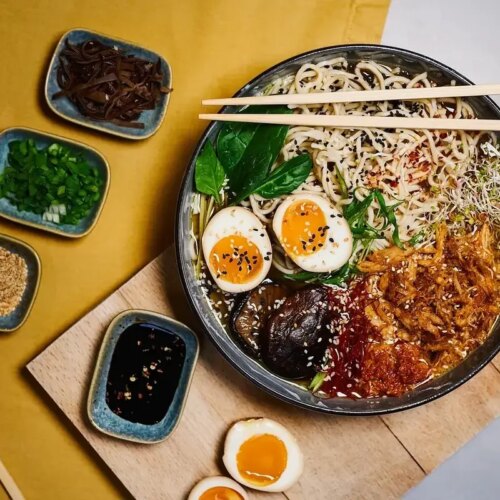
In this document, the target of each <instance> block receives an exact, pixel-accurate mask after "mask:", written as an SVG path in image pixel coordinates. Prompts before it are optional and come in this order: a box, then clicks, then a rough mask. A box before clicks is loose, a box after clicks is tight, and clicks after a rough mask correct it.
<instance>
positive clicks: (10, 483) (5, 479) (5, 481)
mask: <svg viewBox="0 0 500 500" xmlns="http://www.w3.org/2000/svg"><path fill="white" fill-rule="evenodd" d="M0 483H1V484H2V485H3V487H4V489H5V491H6V492H7V495H9V497H10V498H11V500H24V495H23V494H22V493H21V490H20V489H19V488H18V486H17V484H16V483H15V481H14V479H13V478H12V476H11V475H10V474H9V471H8V470H7V468H6V467H5V465H4V464H3V463H2V461H1V460H0Z"/></svg>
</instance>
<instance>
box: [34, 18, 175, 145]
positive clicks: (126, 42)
mask: <svg viewBox="0 0 500 500" xmlns="http://www.w3.org/2000/svg"><path fill="white" fill-rule="evenodd" d="M74 31H85V32H86V33H90V34H91V35H97V36H99V37H103V38H107V39H108V40H111V41H115V42H118V43H120V44H124V45H129V46H131V47H133V48H136V49H142V50H146V51H148V52H151V54H154V55H155V56H156V57H158V59H160V60H161V61H162V63H164V64H165V66H166V68H167V69H168V75H169V78H168V83H169V86H170V88H172V81H173V78H172V67H171V66H170V64H169V62H168V61H167V60H166V59H165V58H164V57H163V56H162V55H161V54H159V53H158V52H156V51H155V50H152V49H150V48H149V47H146V46H144V45H139V44H138V43H135V42H131V41H130V40H125V39H124V38H119V37H117V36H111V35H107V34H106V33H101V32H100V31H96V30H91V29H88V28H79V27H76V28H71V29H69V30H68V31H66V32H64V33H63V35H62V36H61V38H60V39H59V41H58V42H57V45H56V47H55V49H54V52H53V54H52V57H51V58H50V63H49V67H48V69H47V74H46V76H45V83H44V87H43V93H44V97H45V101H46V102H47V105H48V106H49V108H50V110H51V111H52V112H53V113H55V114H56V115H58V116H60V117H61V118H63V119H64V120H68V121H70V122H72V123H75V124H77V125H80V126H82V127H87V128H91V129H93V130H97V131H99V132H104V133H106V134H111V135H115V136H117V137H121V138H122V139H129V140H133V141H141V140H144V139H149V138H150V137H151V136H153V135H154V134H156V132H158V130H159V129H160V127H161V126H162V124H163V121H164V120H165V116H166V114H167V108H168V105H169V104H170V95H171V94H172V92H171V91H170V92H169V93H168V94H166V96H165V104H164V105H163V106H162V109H161V113H160V118H159V120H158V123H157V124H156V125H155V126H154V127H153V129H152V130H151V132H148V133H147V134H142V135H132V134H130V133H127V132H126V131H125V130H123V131H121V130H113V129H110V128H108V127H106V126H104V125H101V124H100V123H99V122H96V123H93V122H91V123H87V122H85V121H83V119H82V118H83V115H82V118H74V117H72V116H69V115H67V114H66V113H64V112H62V111H59V109H57V107H56V106H54V104H53V103H52V99H51V98H50V96H49V80H50V77H51V75H52V73H53V72H54V69H55V63H56V57H57V55H58V54H59V52H60V49H61V46H62V44H63V43H64V41H65V40H66V38H67V37H68V36H69V35H70V34H71V33H73V32H74ZM78 113H79V114H81V113H80V112H78ZM104 123H105V122H104ZM123 128H124V127H123Z"/></svg>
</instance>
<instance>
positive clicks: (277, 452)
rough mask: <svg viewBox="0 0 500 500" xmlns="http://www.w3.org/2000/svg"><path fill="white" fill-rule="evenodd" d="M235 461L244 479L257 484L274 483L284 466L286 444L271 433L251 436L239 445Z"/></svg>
mask: <svg viewBox="0 0 500 500" xmlns="http://www.w3.org/2000/svg"><path fill="white" fill-rule="evenodd" d="M236 463H237V466H238V471H239V473H240V474H241V477H243V478H244V479H245V480H247V481H249V482H251V483H253V484H255V485H258V486H265V485H268V484H272V483H275V482H276V481H277V480H278V479H279V478H280V477H281V474H283V471H284V470H285V468H286V464H287V450H286V446H285V444H284V443H283V441H282V440H281V439H279V438H277V437H276V436H273V435H272V434H259V435H257V436H253V437H251V438H250V439H248V440H247V441H245V442H244V443H243V444H242V445H241V447H240V449H239V451H238V454H237V456H236Z"/></svg>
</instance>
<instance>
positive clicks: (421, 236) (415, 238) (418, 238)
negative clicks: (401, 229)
mask: <svg viewBox="0 0 500 500" xmlns="http://www.w3.org/2000/svg"><path fill="white" fill-rule="evenodd" d="M423 239H424V232H423V231H420V232H419V233H417V234H415V235H413V236H412V237H411V238H410V239H409V240H408V243H409V244H410V245H411V246H412V247H414V246H415V245H417V244H418V243H420V242H421V241H422V240H423Z"/></svg>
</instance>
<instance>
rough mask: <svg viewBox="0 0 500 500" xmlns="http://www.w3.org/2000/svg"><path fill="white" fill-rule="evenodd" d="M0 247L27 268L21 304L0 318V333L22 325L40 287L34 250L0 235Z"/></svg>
mask: <svg viewBox="0 0 500 500" xmlns="http://www.w3.org/2000/svg"><path fill="white" fill-rule="evenodd" d="M0 247H3V248H5V249H6V250H8V251H9V252H12V253H15V254H17V255H19V256H20V257H22V258H23V259H24V260H25V261H26V266H27V267H28V277H27V283H26V289H25V290H24V293H23V296H22V298H21V302H20V303H19V304H18V306H17V307H16V308H15V309H14V310H13V311H12V312H11V313H10V314H7V315H6V316H0V332H13V331H14V330H17V329H18V328H20V327H21V326H22V325H23V324H24V322H25V321H26V320H27V319H28V316H29V314H30V312H31V309H32V307H33V304H34V302H35V298H36V294H37V292H38V287H39V285H40V278H41V275H42V264H41V262H40V257H39V256H38V254H37V253H36V251H35V249H34V248H32V247H31V246H30V245H28V244H27V243H24V242H23V241H21V240H18V239H16V238H12V237H11V236H7V235H6V234H0Z"/></svg>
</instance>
